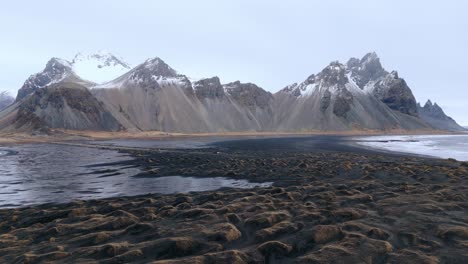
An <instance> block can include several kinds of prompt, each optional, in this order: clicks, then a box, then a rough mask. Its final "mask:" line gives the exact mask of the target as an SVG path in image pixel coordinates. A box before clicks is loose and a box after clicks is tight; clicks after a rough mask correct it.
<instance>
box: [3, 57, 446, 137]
mask: <svg viewBox="0 0 468 264" xmlns="http://www.w3.org/2000/svg"><path fill="white" fill-rule="evenodd" d="M108 57H109V56H108ZM116 63H117V62H116ZM65 84H66V85H65ZM70 84H75V85H76V86H77V87H79V89H80V93H79V94H81V95H76V96H82V97H83V98H85V99H86V101H89V105H87V104H85V105H84V106H86V107H88V108H89V109H94V110H95V111H96V112H97V113H98V114H97V116H93V115H91V116H89V115H87V114H86V113H85V114H83V113H82V114H79V113H80V112H83V109H81V108H80V107H78V108H73V109H72V110H73V111H71V112H70V111H68V110H69V108H66V107H58V108H57V107H55V108H54V107H52V109H54V110H53V111H51V112H48V113H49V114H44V113H47V112H44V111H40V110H39V109H43V108H47V107H49V104H50V105H52V106H56V105H57V104H56V103H54V100H57V98H55V97H56V96H63V95H62V93H57V90H60V89H61V87H62V86H63V89H66V90H68V91H70V89H74V88H76V87H75V86H74V85H70ZM49 86H53V89H45V90H44V91H40V90H41V89H43V88H47V87H49ZM83 88H84V89H85V90H86V91H89V94H88V93H85V92H84V90H83ZM65 94H68V95H70V94H73V93H71V92H68V93H65ZM76 94H78V93H76ZM52 95H53V96H52ZM28 96H30V97H32V99H31V98H26V97H28ZM54 96H55V97H54ZM90 96H91V97H90ZM36 97H40V100H39V99H37V98H36ZM44 98H51V99H47V100H45V99H44ZM52 98H53V100H52ZM91 98H93V99H91ZM26 99H28V100H29V101H28V103H27V105H28V107H26V108H25V107H24V104H26V103H25V101H27V100H26ZM67 100H71V99H70V98H69V97H67V98H63V99H62V100H61V101H62V102H66V101H67ZM58 101H60V100H58ZM31 102H36V104H35V105H34V107H32V105H31ZM38 102H40V103H38ZM17 104H18V106H17V108H18V109H17V110H16V112H15V111H10V112H9V114H5V113H0V128H2V127H10V128H11V127H15V128H17V127H24V126H23V125H18V123H21V122H23V123H24V120H25V118H24V116H27V115H25V114H24V109H28V111H29V112H30V113H32V114H33V115H34V116H36V117H37V118H38V120H40V121H41V122H36V123H37V124H41V125H42V126H44V127H51V128H66V129H83V130H86V129H91V130H112V131H114V130H130V131H147V130H159V131H166V132H229V131H288V132H297V131H310V130H334V131H336V130H367V129H373V130H392V129H404V130H414V129H435V128H436V127H435V126H433V125H431V124H429V122H427V121H425V120H424V119H423V118H420V117H419V115H420V113H421V110H420V108H418V105H417V104H416V100H415V99H414V95H413V94H412V92H411V89H410V88H409V87H408V85H407V84H406V82H405V81H404V80H403V79H401V78H400V77H399V76H398V73H397V72H395V71H393V72H390V73H389V72H387V71H386V70H385V69H384V68H383V67H382V65H381V63H380V59H379V58H378V56H377V55H376V54H375V53H369V54H366V55H365V56H364V57H363V58H362V59H356V58H352V59H350V60H349V61H348V62H347V63H346V64H341V63H339V62H332V63H331V64H330V65H328V66H327V67H325V68H324V69H323V70H322V71H321V72H319V73H318V74H312V75H311V76H309V77H308V78H307V79H306V80H305V81H303V82H301V83H294V84H292V85H289V86H287V87H285V88H284V89H282V90H280V91H279V92H277V93H275V94H271V93H270V92H267V91H265V90H263V89H262V88H260V87H258V86H256V85H255V84H251V83H241V82H239V81H237V82H233V83H228V84H224V85H223V84H221V81H220V80H219V78H218V77H212V78H206V79H201V80H197V81H194V80H192V79H191V78H189V77H187V76H185V75H183V74H179V73H177V71H175V70H174V69H173V68H171V67H170V66H169V65H168V64H166V63H165V62H164V61H163V60H162V59H160V58H158V57H155V58H153V59H148V60H146V61H145V62H144V63H142V64H140V65H138V66H136V67H134V68H133V69H131V70H129V71H128V72H126V73H124V74H123V75H121V76H119V77H117V78H115V79H114V80H111V81H108V82H103V83H99V84H97V83H95V82H90V81H86V80H84V78H81V76H78V75H77V74H76V71H75V70H74V69H73V65H72V64H71V63H70V62H68V61H64V60H60V59H52V60H51V61H49V63H48V64H47V66H46V68H45V69H44V71H43V72H41V73H38V74H36V75H33V76H31V77H30V78H29V79H28V80H27V81H26V82H25V85H24V86H23V87H22V88H21V89H20V92H18V97H17ZM59 105H60V104H59ZM62 105H64V104H61V105H60V106H62ZM21 109H22V112H21V111H20V110H21ZM60 111H62V113H63V116H64V117H60V113H61V112H60ZM67 111H68V112H67ZM18 113H20V114H21V115H19V114H18ZM52 113H53V114H52ZM6 117H8V118H6ZM13 117H14V118H13ZM28 118H29V119H28ZM28 118H26V120H32V118H31V117H30V116H29V117H28ZM67 119H70V120H67ZM2 120H4V121H3V125H2V124H1V123H2ZM5 120H8V121H9V122H10V124H9V126H8V125H5V123H6V122H5ZM20 120H23V121H21V122H20ZM57 120H58V121H57ZM77 120H81V121H80V122H83V125H81V126H79V125H77V124H78V121H77ZM93 122H94V123H93ZM444 122H445V121H444ZM441 124H442V125H439V126H437V128H436V129H452V128H453V126H449V125H447V128H444V126H443V123H441Z"/></svg>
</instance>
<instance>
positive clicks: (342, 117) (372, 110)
mask: <svg viewBox="0 0 468 264" xmlns="http://www.w3.org/2000/svg"><path fill="white" fill-rule="evenodd" d="M371 55H372V54H371ZM371 55H366V56H365V57H364V58H363V59H361V60H357V59H351V60H350V61H349V62H348V63H347V66H345V65H343V64H341V63H339V62H332V63H330V65H328V66H327V67H326V68H324V69H323V70H322V71H321V72H320V73H318V74H312V75H310V76H309V77H308V78H307V79H306V80H305V81H303V82H301V83H294V84H292V85H289V86H287V87H286V88H284V89H282V90H281V91H280V92H278V93H276V94H275V106H274V109H275V117H274V126H276V127H277V128H278V129H279V130H287V131H304V130H305V131H308V130H351V129H376V130H387V129H427V128H428V126H427V124H425V123H424V122H423V121H421V120H419V119H418V118H416V116H413V115H408V114H407V112H405V111H399V110H400V109H392V108H391V107H389V105H388V104H387V103H388V102H387V103H386V102H385V100H384V99H386V98H387V97H389V96H388V92H387V91H388V90H390V91H393V87H394V86H396V84H394V83H392V82H391V80H387V79H386V78H382V74H385V71H384V70H383V69H382V68H381V66H380V62H379V60H378V58H377V57H376V56H374V55H372V56H371ZM360 74H363V75H362V76H361V75H360ZM387 75H389V74H387ZM384 81H385V82H384ZM357 82H361V83H362V84H361V85H360V86H359V85H358V84H357ZM375 82H377V83H379V85H380V86H379V91H382V92H383V95H384V97H382V98H379V97H378V96H376V95H375V94H374V89H369V88H368V85H369V83H372V84H373V85H374V84H375ZM372 88H374V87H372ZM380 88H382V89H381V90H380ZM397 103H401V102H400V101H397V102H396V103H395V104H397Z"/></svg>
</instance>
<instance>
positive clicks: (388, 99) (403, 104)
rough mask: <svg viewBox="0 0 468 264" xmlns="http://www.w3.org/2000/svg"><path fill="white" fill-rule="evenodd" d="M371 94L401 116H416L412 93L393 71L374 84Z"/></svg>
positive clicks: (414, 100)
mask: <svg viewBox="0 0 468 264" xmlns="http://www.w3.org/2000/svg"><path fill="white" fill-rule="evenodd" d="M372 92H373V94H374V95H375V96H376V97H377V98H378V99H379V100H380V101H382V102H383V103H385V104H386V105H387V106H388V107H390V108H391V109H393V110H396V111H399V112H401V113H403V114H407V115H411V116H418V108H417V105H416V99H415V98H414V95H413V92H412V91H411V89H410V88H409V87H408V85H407V84H406V82H405V80H403V79H401V78H399V77H398V73H397V72H396V71H393V72H392V73H390V74H387V75H386V76H385V77H384V78H382V79H381V80H379V81H378V82H376V83H375V85H374V89H373V91H372Z"/></svg>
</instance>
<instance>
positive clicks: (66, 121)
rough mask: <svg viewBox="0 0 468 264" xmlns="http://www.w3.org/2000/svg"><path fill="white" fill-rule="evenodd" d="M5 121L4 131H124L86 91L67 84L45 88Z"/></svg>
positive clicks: (26, 100) (18, 106) (62, 82)
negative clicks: (57, 129)
mask: <svg viewBox="0 0 468 264" xmlns="http://www.w3.org/2000/svg"><path fill="white" fill-rule="evenodd" d="M2 113H3V112H2ZM0 120H2V115H0ZM3 121H4V122H3V124H2V122H1V121H0V127H3V128H7V129H8V130H14V131H47V130H48V129H50V128H61V129H72V130H103V131H117V130H120V129H122V126H121V125H120V123H119V122H118V121H117V120H116V119H115V118H114V117H113V115H112V114H111V113H109V112H108V111H107V110H106V109H105V108H104V105H103V104H102V103H101V102H99V101H98V100H96V98H95V97H94V96H93V95H92V94H91V93H90V92H89V90H88V89H87V88H86V87H84V86H81V85H79V84H76V83H70V82H64V81H61V82H58V83H54V84H51V85H49V86H46V87H43V88H41V89H39V90H37V91H35V92H34V93H33V94H31V95H30V96H28V97H27V98H24V99H23V100H22V101H21V102H17V103H16V104H15V105H14V106H13V107H12V109H10V110H9V111H8V113H7V114H5V116H3ZM8 121H9V122H8Z"/></svg>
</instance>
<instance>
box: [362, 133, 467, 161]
mask: <svg viewBox="0 0 468 264" xmlns="http://www.w3.org/2000/svg"><path fill="white" fill-rule="evenodd" d="M353 140H354V141H355V142H356V143H357V144H359V145H363V146H366V147H370V148H375V149H380V150H386V151H393V152H401V153H410V154H418V155H424V156H431V157H436V158H443V159H448V158H452V159H456V160H460V161H468V134H467V135H408V136H371V137H356V138H353Z"/></svg>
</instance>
